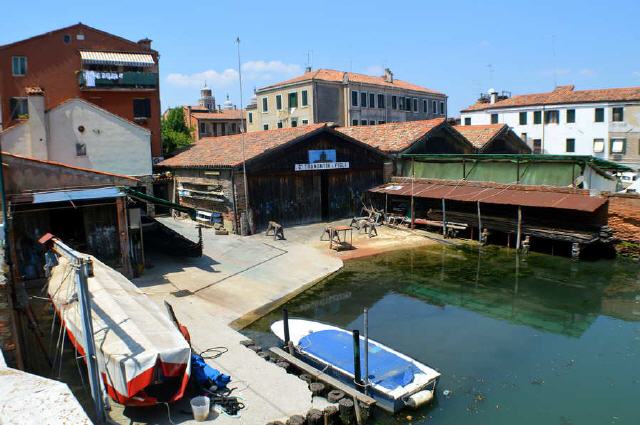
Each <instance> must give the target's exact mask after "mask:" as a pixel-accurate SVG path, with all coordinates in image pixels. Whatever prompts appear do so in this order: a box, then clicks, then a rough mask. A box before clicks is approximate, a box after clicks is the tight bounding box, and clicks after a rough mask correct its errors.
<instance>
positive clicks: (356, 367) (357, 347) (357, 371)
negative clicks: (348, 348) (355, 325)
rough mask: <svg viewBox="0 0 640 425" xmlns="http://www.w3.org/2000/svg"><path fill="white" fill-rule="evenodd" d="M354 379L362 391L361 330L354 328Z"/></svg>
mask: <svg viewBox="0 0 640 425" xmlns="http://www.w3.org/2000/svg"><path fill="white" fill-rule="evenodd" d="M353 380H354V382H355V384H356V388H357V389H358V390H359V391H362V378H361V373H360V331H358V330H357V329H354V330H353Z"/></svg>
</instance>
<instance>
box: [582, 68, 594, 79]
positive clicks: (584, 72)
mask: <svg viewBox="0 0 640 425" xmlns="http://www.w3.org/2000/svg"><path fill="white" fill-rule="evenodd" d="M596 74H597V72H596V70H595V69H591V68H583V69H581V70H580V75H583V76H585V77H593V76H595V75H596Z"/></svg>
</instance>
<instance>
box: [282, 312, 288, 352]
mask: <svg viewBox="0 0 640 425" xmlns="http://www.w3.org/2000/svg"><path fill="white" fill-rule="evenodd" d="M282 326H283V327H284V347H285V348H287V347H288V346H289V310H287V309H286V308H283V309H282Z"/></svg>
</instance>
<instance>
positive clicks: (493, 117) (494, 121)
mask: <svg viewBox="0 0 640 425" xmlns="http://www.w3.org/2000/svg"><path fill="white" fill-rule="evenodd" d="M491 124H498V114H491Z"/></svg>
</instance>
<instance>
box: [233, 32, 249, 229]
mask: <svg viewBox="0 0 640 425" xmlns="http://www.w3.org/2000/svg"><path fill="white" fill-rule="evenodd" d="M236 44H237V45H238V82H239V84H240V139H241V141H240V143H241V144H242V178H243V182H244V203H245V214H246V217H247V223H249V233H251V222H252V221H253V220H251V217H250V216H249V214H250V212H249V211H250V210H249V189H248V186H249V185H248V184H247V164H246V159H245V158H246V157H245V147H244V136H245V133H246V129H245V128H244V109H243V103H242V65H241V62H240V37H236ZM234 202H235V200H234Z"/></svg>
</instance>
